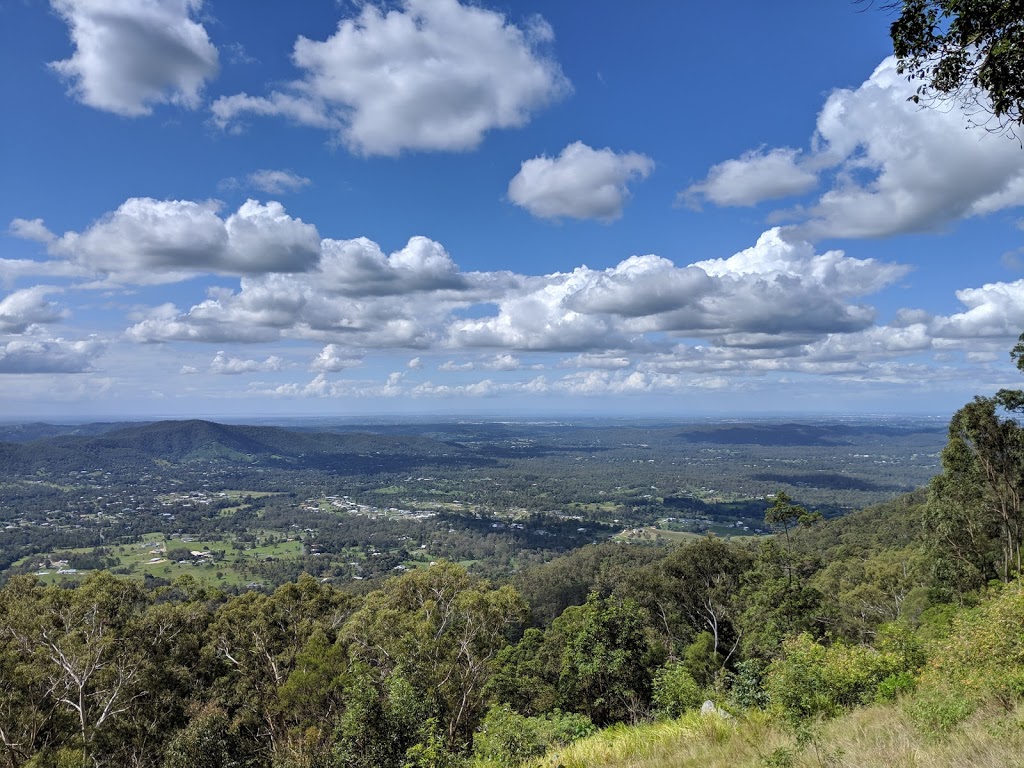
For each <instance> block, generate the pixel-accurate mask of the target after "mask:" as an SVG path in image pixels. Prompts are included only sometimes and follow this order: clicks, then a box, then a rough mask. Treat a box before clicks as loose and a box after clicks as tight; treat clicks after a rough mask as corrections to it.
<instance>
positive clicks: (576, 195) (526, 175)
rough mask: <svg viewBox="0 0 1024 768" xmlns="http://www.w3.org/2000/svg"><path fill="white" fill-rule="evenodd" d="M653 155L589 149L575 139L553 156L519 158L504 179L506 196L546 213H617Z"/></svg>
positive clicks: (609, 217)
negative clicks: (514, 169) (519, 163)
mask: <svg viewBox="0 0 1024 768" xmlns="http://www.w3.org/2000/svg"><path fill="white" fill-rule="evenodd" d="M653 169H654V161H652V160H651V159H650V158H649V157H647V156H646V155H641V154H638V153H636V152H626V153H617V152H613V151H612V150H611V149H608V148H605V149H591V148H590V147H588V146H587V145H586V144H584V143H583V142H580V141H577V142H574V143H572V144H570V145H569V146H567V147H566V148H565V149H563V150H562V152H561V154H559V155H558V157H554V158H552V157H547V156H546V155H545V156H541V157H535V158H533V159H532V160H526V161H525V162H523V164H522V166H521V167H520V169H519V173H517V174H516V175H515V177H514V178H513V179H512V181H510V182H509V185H508V196H509V199H510V200H511V201H512V202H513V203H515V204H516V205H519V206H522V207H523V208H525V209H526V210H528V211H529V212H530V213H532V214H533V215H534V216H539V217H541V218H546V219H555V218H560V217H569V218H574V219H603V220H605V221H610V220H612V219H617V218H619V217H620V216H621V215H622V206H623V205H624V204H625V202H626V199H627V198H628V197H629V188H628V185H629V183H630V182H631V181H634V180H637V179H644V178H646V177H647V176H648V174H650V172H651V171H652V170H653Z"/></svg>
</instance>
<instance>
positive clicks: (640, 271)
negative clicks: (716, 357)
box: [449, 229, 908, 352]
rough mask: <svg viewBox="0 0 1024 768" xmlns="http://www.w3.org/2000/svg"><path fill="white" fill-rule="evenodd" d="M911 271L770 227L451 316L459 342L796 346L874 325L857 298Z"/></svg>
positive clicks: (583, 272)
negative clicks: (702, 255)
mask: <svg viewBox="0 0 1024 768" xmlns="http://www.w3.org/2000/svg"><path fill="white" fill-rule="evenodd" d="M907 271H908V267H906V266H904V265H899V264H886V263H883V262H878V261H875V260H873V259H854V258H851V257H849V256H847V255H846V254H844V253H843V252H842V251H838V250H835V251H827V252H825V253H822V254H818V253H816V252H815V250H814V248H813V246H811V245H810V244H809V243H793V242H789V241H787V240H785V239H783V237H782V235H781V233H780V231H779V230H778V229H772V230H769V231H768V232H765V233H764V234H763V235H762V236H761V237H760V238H759V239H758V242H757V243H756V244H755V245H754V246H753V247H751V248H748V249H746V250H745V251H741V252H740V253H737V254H735V255H734V256H731V257H729V258H728V259H716V260H708V261H702V262H697V263H695V264H692V265H690V266H687V267H677V266H675V265H674V264H673V263H672V262H671V261H669V260H668V259H663V258H660V257H657V256H635V257H631V258H629V259H626V260H625V261H623V262H621V263H620V264H618V265H617V266H615V267H611V268H609V269H605V270H592V269H589V268H587V267H580V268H578V269H576V270H574V271H573V272H572V273H570V274H554V275H547V276H545V277H544V278H534V279H531V280H529V281H524V282H523V287H522V288H521V289H520V290H518V291H511V292H509V293H508V294H507V295H506V296H505V297H504V298H502V299H500V300H498V302H497V304H498V313H497V315H495V316H493V317H485V318H473V319H464V320H456V321H454V322H452V323H451V325H450V326H449V334H450V337H449V338H450V343H452V344H454V345H456V346H460V345H461V346H496V347H504V348H511V349H533V350H578V351H581V352H593V351H596V350H615V349H636V348H641V347H643V346H645V345H646V344H648V343H649V342H650V339H649V335H650V334H654V333H658V332H670V333H673V334H675V335H689V336H697V337H703V338H709V339H713V340H714V341H715V342H716V343H720V344H731V345H737V346H754V347H763V346H771V345H779V344H782V345H792V344H795V343H798V342H808V341H810V340H813V339H814V338H817V337H820V336H821V335H823V334H827V333H832V332H851V331H856V330H859V329H862V328H865V327H867V326H869V325H871V324H872V323H873V321H874V317H875V312H874V309H873V308H872V307H871V306H868V305H864V304H861V303H853V302H852V301H851V300H852V299H856V298H858V297H861V296H865V295H869V294H871V293H874V292H876V291H878V290H880V289H881V288H883V287H885V286H887V285H889V284H891V283H892V282H894V281H895V280H897V279H899V278H900V277H902V276H903V275H905V274H906V273H907Z"/></svg>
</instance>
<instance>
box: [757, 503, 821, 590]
mask: <svg viewBox="0 0 1024 768" xmlns="http://www.w3.org/2000/svg"><path fill="white" fill-rule="evenodd" d="M764 521H765V522H766V523H768V525H770V526H772V527H773V528H778V527H779V526H781V527H782V530H783V532H784V533H785V534H786V556H787V557H786V559H787V566H786V573H787V577H788V581H789V583H790V585H792V583H793V542H792V540H791V539H790V536H789V531H790V529H791V528H792V527H793V526H794V525H799V526H800V527H801V528H810V527H811V526H812V525H814V524H815V523H818V522H820V521H821V513H820V512H808V511H807V510H806V509H805V508H804V507H801V506H798V505H796V504H794V503H793V500H792V499H791V498H790V497H789V495H788V494H787V493H786V492H785V491H779V492H778V493H776V494H775V503H774V504H772V506H770V507H769V508H768V510H767V511H766V512H765V513H764Z"/></svg>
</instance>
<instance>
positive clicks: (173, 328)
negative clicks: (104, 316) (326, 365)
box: [127, 237, 514, 348]
mask: <svg viewBox="0 0 1024 768" xmlns="http://www.w3.org/2000/svg"><path fill="white" fill-rule="evenodd" d="M512 282H514V280H513V278H510V277H509V276H506V275H502V274H495V273H485V274H474V275H471V276H466V275H462V274H460V273H459V272H458V268H457V267H456V265H455V264H454V262H453V261H452V260H451V258H450V257H449V256H448V254H447V253H446V252H445V250H444V248H442V247H441V245H440V244H439V243H436V242H434V241H432V240H429V239H427V238H424V237H414V238H412V239H410V241H409V242H408V243H407V244H406V246H405V247H404V248H402V249H400V250H398V251H395V252H393V253H391V254H388V255H385V254H384V253H383V252H382V251H381V249H380V246H378V245H377V244H376V243H374V242H372V241H370V240H367V239H365V238H359V239H356V240H324V241H323V258H322V259H321V261H320V264H319V265H318V267H317V268H316V269H315V270H312V271H310V272H307V273H295V274H268V275H259V276H253V277H248V276H247V277H243V278H242V280H241V284H240V287H239V290H238V291H237V292H234V291H226V290H221V291H215V292H214V293H213V294H211V296H210V298H209V299H207V300H206V301H203V302H201V303H199V304H197V305H195V306H193V307H192V308H191V309H189V310H188V311H187V312H180V311H178V310H177V309H176V308H172V309H171V311H167V310H166V309H165V310H162V311H161V312H160V313H159V314H155V315H153V316H151V317H148V318H145V319H143V320H142V321H140V322H139V323H137V324H136V325H134V326H132V327H131V328H129V329H128V331H127V334H128V336H129V337H130V338H132V339H134V340H137V341H185V340H190V341H209V342H215V343H221V342H225V341H240V342H253V341H271V340H274V339H277V338H280V337H281V336H282V335H286V336H291V337H298V338H312V339H319V340H324V341H328V342H331V343H337V342H338V341H339V340H341V339H343V342H341V343H344V344H346V345H348V346H362V347H365V346H372V345H381V346H385V347H408V348H423V347H426V346H429V344H430V343H431V340H432V338H433V336H434V335H436V334H437V333H439V332H440V328H441V327H442V321H443V320H444V319H445V318H447V317H448V314H449V313H450V312H451V310H452V309H453V308H454V307H456V306H462V305H465V304H471V303H473V302H474V301H479V300H480V299H481V298H489V297H490V296H491V295H494V294H495V293H496V292H498V291H500V290H502V289H503V287H505V286H507V285H508V284H510V283H512Z"/></svg>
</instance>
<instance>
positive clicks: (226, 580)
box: [19, 531, 302, 586]
mask: <svg viewBox="0 0 1024 768" xmlns="http://www.w3.org/2000/svg"><path fill="white" fill-rule="evenodd" d="M253 533H255V534H256V535H257V537H259V538H263V537H265V536H267V535H268V534H269V533H270V532H267V531H253ZM275 536H276V534H275ZM168 547H170V548H181V547H184V548H187V549H189V550H196V551H210V552H213V551H215V550H222V551H223V552H224V559H223V560H221V561H220V562H214V561H211V562H196V563H192V562H189V563H178V562H172V561H169V560H167V559H166V558H164V557H163V556H162V553H163V552H166V551H167V548H168ZM110 550H111V552H110V554H111V556H112V557H114V558H116V559H117V560H118V561H119V562H118V563H117V565H115V566H114V567H115V568H127V569H128V570H129V571H130V573H129V574H127V575H126V577H127V578H134V579H143V578H145V576H147V575H149V576H156V577H159V578H163V579H170V580H172V581H173V580H174V579H177V578H178V577H179V576H185V575H188V576H191V577H192V578H194V579H196V580H197V581H199V582H201V583H203V584H208V585H210V586H233V585H240V584H247V583H248V582H250V581H252V577H251V576H250V575H248V574H246V573H245V572H244V570H243V569H242V568H240V567H238V566H237V565H236V562H235V560H236V558H238V557H241V558H242V559H243V561H244V563H250V562H254V561H257V560H263V559H266V558H268V557H273V558H277V559H288V558H292V557H298V556H299V555H300V554H301V553H302V542H301V541H298V540H286V541H275V542H274V543H273V544H266V543H264V544H260V545H258V546H255V547H250V548H249V549H243V548H240V546H239V545H238V544H237V543H236V542H235V541H233V540H230V539H229V540H216V539H193V538H191V537H189V536H185V537H184V538H176V537H165V536H164V535H163V534H155V533H154V534H147V535H145V536H143V537H141V541H139V542H136V543H134V544H124V545H119V546H116V547H111V548H110ZM91 551H92V547H86V548H82V549H66V550H61V553H62V554H63V553H75V554H85V553H88V552H91ZM54 555H55V553H49V554H47V555H32V556H30V557H28V558H24V559H23V560H22V561H19V562H25V561H33V560H41V559H43V558H44V557H50V559H53V557H54ZM154 560H155V561H157V562H151V561H154ZM87 574H88V571H80V572H79V573H77V574H58V573H57V572H56V569H51V570H50V572H49V573H47V574H46V575H43V576H39V579H40V581H42V582H43V583H45V584H52V583H61V582H65V581H67V580H74V579H79V578H81V577H82V576H84V575H87ZM218 574H220V575H219V576H218Z"/></svg>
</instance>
